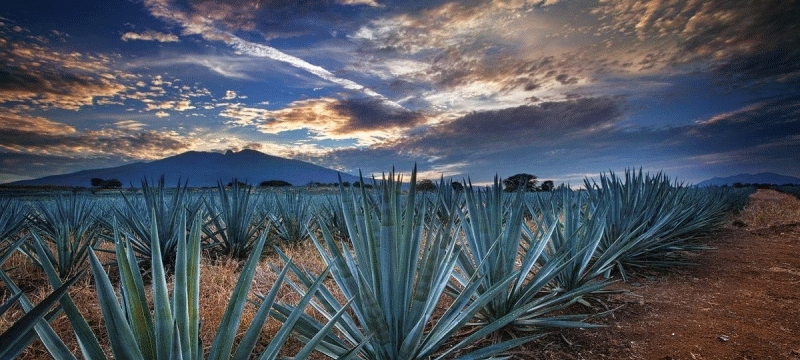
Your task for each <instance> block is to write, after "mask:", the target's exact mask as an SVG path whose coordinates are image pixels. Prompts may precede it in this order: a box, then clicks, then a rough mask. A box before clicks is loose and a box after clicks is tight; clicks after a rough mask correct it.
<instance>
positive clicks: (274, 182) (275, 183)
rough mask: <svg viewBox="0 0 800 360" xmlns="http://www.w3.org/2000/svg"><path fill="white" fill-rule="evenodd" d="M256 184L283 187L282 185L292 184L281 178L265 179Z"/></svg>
mask: <svg viewBox="0 0 800 360" xmlns="http://www.w3.org/2000/svg"><path fill="white" fill-rule="evenodd" d="M258 186H260V187H284V186H292V184H291V183H289V182H288V181H283V180H267V181H262V182H261V183H259V184H258Z"/></svg>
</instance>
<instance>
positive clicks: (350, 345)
mask: <svg viewBox="0 0 800 360" xmlns="http://www.w3.org/2000/svg"><path fill="white" fill-rule="evenodd" d="M411 183H412V184H413V183H416V169H414V171H413V172H412V174H411ZM401 186H402V181H401V178H400V177H399V176H395V174H394V172H392V173H390V174H389V177H388V179H386V178H384V179H383V180H382V181H381V182H380V183H379V184H378V186H377V187H376V190H375V193H374V195H373V196H370V194H368V193H367V192H366V190H365V189H364V188H363V187H362V188H360V189H359V190H355V189H352V188H351V191H350V192H349V193H347V191H345V188H344V187H343V186H342V185H340V187H339V191H340V194H341V199H342V200H341V206H342V210H343V213H344V219H345V224H346V227H347V235H348V238H349V244H337V243H336V240H335V239H334V237H333V236H332V235H331V233H330V231H329V230H328V228H327V226H325V224H324V223H321V224H320V231H321V233H322V237H323V241H324V245H323V243H322V242H321V241H320V240H319V239H318V238H317V237H316V236H315V235H314V234H311V239H312V241H313V242H314V244H315V246H316V247H317V249H318V250H319V253H320V255H321V256H322V258H323V259H324V261H325V262H326V263H327V264H329V266H332V271H331V273H332V275H333V278H334V280H335V283H336V286H337V291H339V292H341V293H343V294H344V296H345V297H346V298H350V299H352V314H350V313H345V314H344V315H342V318H341V321H340V322H338V323H337V324H336V327H337V329H338V333H337V334H333V333H332V334H325V335H324V336H323V339H322V341H321V343H320V344H319V346H318V347H317V349H318V350H319V351H321V352H323V353H325V354H327V355H328V356H330V357H334V358H337V357H339V356H342V355H345V354H349V353H350V352H352V351H358V353H360V356H361V357H363V358H366V359H428V358H435V359H440V358H445V357H448V356H452V355H453V354H454V353H456V352H458V351H463V350H464V349H465V348H466V347H467V346H469V345H470V344H472V343H473V342H474V341H475V340H477V339H479V338H481V337H483V336H485V335H486V334H489V333H491V332H493V331H495V330H496V329H498V328H501V327H503V326H505V325H507V324H508V323H510V322H511V321H512V320H513V317H504V318H501V319H497V320H494V321H492V322H489V323H486V324H484V326H483V327H481V328H480V329H477V330H476V331H475V332H473V333H472V334H471V335H469V336H467V337H465V338H463V339H461V340H460V341H457V342H455V343H454V344H448V345H447V348H446V349H443V345H444V344H445V343H446V342H447V341H448V340H449V339H450V338H451V337H452V336H453V335H454V334H456V333H457V332H459V331H460V330H462V329H464V327H465V326H467V324H468V323H469V322H470V321H471V320H472V319H473V317H474V316H475V314H476V313H477V312H478V311H479V310H480V309H482V308H483V306H484V305H485V304H486V303H488V302H490V301H492V300H493V298H494V297H495V296H496V295H497V294H499V293H500V292H501V291H502V290H503V289H504V288H505V287H507V286H508V285H509V283H510V281H511V280H512V278H511V277H508V278H507V279H503V280H501V281H499V282H498V283H497V285H496V286H494V287H493V288H490V289H486V291H484V292H483V293H480V294H479V293H478V292H477V289H478V288H479V287H480V286H481V285H482V282H481V275H476V276H475V277H474V278H473V280H472V281H467V282H466V284H465V286H464V288H463V289H462V291H461V292H460V294H459V295H458V296H457V297H456V298H455V299H454V300H453V302H452V304H451V305H449V306H448V307H447V308H446V309H445V311H444V313H443V314H442V315H441V316H440V317H438V318H434V312H435V311H436V310H437V306H438V305H440V304H439V302H440V300H441V298H442V295H443V293H444V292H445V289H446V288H447V286H448V283H449V281H450V278H451V276H452V274H453V269H454V267H455V266H456V262H457V259H458V256H459V255H458V250H457V248H456V241H455V240H456V237H455V229H454V225H453V222H447V223H445V224H441V223H439V222H437V221H433V222H430V221H429V220H428V219H429V218H430V217H432V216H433V214H432V213H431V212H430V211H429V210H428V209H426V208H425V207H424V206H422V205H423V204H424V203H423V202H420V201H417V199H416V198H415V191H414V189H413V187H411V188H410V190H409V192H408V195H407V196H405V199H403V196H402V195H401ZM426 223H428V224H431V225H430V227H429V228H427V229H425V224H426ZM351 247H352V249H353V250H352V252H351V251H349V250H347V249H349V248H351ZM343 249H344V250H343ZM292 270H293V272H294V273H295V275H296V276H297V279H298V282H296V283H295V282H291V281H290V282H289V283H290V284H291V285H292V286H293V287H294V288H295V289H296V290H297V291H298V292H300V293H301V294H306V295H307V294H308V292H307V291H306V289H308V288H309V287H310V286H311V285H312V284H313V283H314V282H315V281H318V280H319V279H320V277H316V276H314V275H313V274H311V273H309V272H307V271H303V270H301V269H299V268H297V267H292ZM312 305H313V306H314V308H315V309H316V310H317V311H319V312H321V313H322V314H323V315H324V316H325V317H326V318H332V317H333V316H334V315H333V314H335V313H336V314H338V313H340V312H341V309H342V308H343V305H342V304H340V302H339V301H337V300H336V298H335V297H334V296H333V291H331V290H330V289H327V288H326V287H325V286H323V287H321V288H320V291H319V293H318V295H317V296H316V297H315V300H314V302H313V303H312ZM296 309H297V307H293V306H289V305H285V304H276V310H277V312H278V314H277V315H278V316H276V317H277V318H278V319H279V320H280V319H283V318H285V317H286V316H287V314H289V313H291V312H293V311H296ZM322 328H323V325H322V324H320V323H318V322H317V321H316V320H315V319H313V318H311V317H309V316H304V317H302V318H301V321H300V322H299V323H298V326H297V332H298V334H299V337H300V338H301V339H305V340H306V341H307V340H308V339H312V338H313V336H314V335H317V334H319V333H320V330H321V329H322ZM530 340H531V338H530V337H523V338H518V339H514V340H509V341H505V342H501V343H498V344H495V345H493V346H489V347H486V348H482V349H479V350H475V351H474V352H472V353H470V354H468V355H464V357H465V358H476V359H479V358H486V357H491V356H493V355H494V354H497V353H500V352H502V351H504V350H506V349H509V348H511V347H513V346H516V345H518V344H521V343H524V342H526V341H530Z"/></svg>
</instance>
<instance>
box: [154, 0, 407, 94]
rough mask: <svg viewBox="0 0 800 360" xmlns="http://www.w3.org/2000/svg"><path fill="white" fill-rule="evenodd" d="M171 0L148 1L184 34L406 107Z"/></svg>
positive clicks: (157, 15) (159, 14)
mask: <svg viewBox="0 0 800 360" xmlns="http://www.w3.org/2000/svg"><path fill="white" fill-rule="evenodd" d="M169 1H170V0H145V6H146V7H147V8H148V9H149V10H150V13H151V14H152V15H153V16H155V17H159V18H162V19H167V20H170V21H173V22H175V23H178V24H179V25H181V26H182V27H183V29H184V34H197V35H201V36H202V37H203V38H204V39H206V40H219V41H222V42H224V43H226V44H228V45H229V46H231V47H233V48H234V49H236V50H238V51H239V52H241V53H244V54H248V55H251V56H258V57H265V58H268V59H272V60H275V61H280V62H283V63H286V64H289V65H291V66H293V67H295V68H298V69H301V70H305V71H307V72H309V73H311V74H314V75H316V76H318V77H320V78H322V79H323V80H327V81H330V82H332V83H334V84H338V85H341V86H342V87H344V88H345V89H350V90H356V91H361V92H363V93H364V94H366V95H369V96H372V97H376V98H379V99H382V100H384V101H385V102H387V103H389V104H391V105H393V106H396V107H400V108H403V107H402V106H401V105H400V104H398V103H396V102H394V101H391V100H389V99H387V98H386V97H385V96H383V95H381V94H379V93H377V92H375V91H373V90H371V89H369V88H367V87H366V86H364V85H361V84H359V83H356V82H355V81H352V80H348V79H342V78H340V77H337V76H336V75H334V74H333V73H332V72H330V71H328V70H326V69H325V68H323V67H321V66H317V65H314V64H311V63H309V62H308V61H305V60H303V59H301V58H298V57H296V56H292V55H289V54H286V53H284V52H282V51H280V50H278V49H276V48H273V47H271V46H267V45H262V44H257V43H253V42H249V41H246V40H244V39H242V38H240V37H238V36H236V35H233V34H231V33H229V32H225V31H221V30H219V29H217V28H216V27H215V26H214V25H213V22H212V20H210V19H208V18H205V17H203V16H190V15H187V14H186V13H184V12H182V11H180V10H178V9H175V8H173V7H172V6H170V4H169Z"/></svg>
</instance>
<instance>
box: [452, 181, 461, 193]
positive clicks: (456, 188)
mask: <svg viewBox="0 0 800 360" xmlns="http://www.w3.org/2000/svg"><path fill="white" fill-rule="evenodd" d="M450 186H452V187H453V190H454V191H464V185H463V184H461V183H460V182H458V181H453V182H452V183H450Z"/></svg>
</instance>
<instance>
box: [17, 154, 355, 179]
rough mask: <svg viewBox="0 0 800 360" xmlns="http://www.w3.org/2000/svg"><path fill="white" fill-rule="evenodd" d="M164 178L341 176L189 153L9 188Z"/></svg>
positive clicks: (249, 158)
mask: <svg viewBox="0 0 800 360" xmlns="http://www.w3.org/2000/svg"><path fill="white" fill-rule="evenodd" d="M161 175H164V179H165V181H166V184H167V185H168V186H174V185H176V184H177V183H178V180H179V179H180V180H181V183H183V182H184V181H187V180H188V182H189V186H193V187H206V186H216V184H217V180H222V181H224V182H226V183H227V182H229V181H231V180H232V179H233V178H237V179H238V180H239V181H247V182H248V183H249V184H252V185H258V183H260V182H262V181H267V180H283V181H286V182H289V183H291V184H292V185H295V186H302V185H306V184H308V183H309V182H319V183H323V184H326V183H338V182H339V178H338V172H337V171H336V170H331V169H328V168H324V167H322V166H318V165H314V164H311V163H307V162H304V161H300V160H291V159H285V158H281V157H277V156H272V155H267V154H264V153H262V152H258V151H255V150H242V151H240V152H236V153H235V152H232V151H228V152H227V153H225V154H221V153H212V152H198V151H189V152H185V153H183V154H179V155H175V156H171V157H168V158H164V159H161V160H156V161H152V162H137V163H132V164H127V165H123V166H118V167H113V168H105V169H92V170H83V171H78V172H74V173H71V174H63V175H52V176H46V177H43V178H38V179H33V180H22V181H15V182H12V183H8V184H7V185H20V186H28V185H52V186H84V187H89V186H90V185H91V179H92V178H101V179H117V180H119V181H120V182H122V185H123V186H125V187H127V186H130V185H131V184H133V186H136V187H138V186H141V182H142V180H143V179H145V178H146V179H148V181H150V180H158V178H159V177H161ZM342 180H343V181H349V182H351V183H352V182H356V181H358V177H356V176H353V175H350V174H342Z"/></svg>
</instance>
